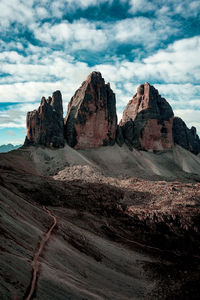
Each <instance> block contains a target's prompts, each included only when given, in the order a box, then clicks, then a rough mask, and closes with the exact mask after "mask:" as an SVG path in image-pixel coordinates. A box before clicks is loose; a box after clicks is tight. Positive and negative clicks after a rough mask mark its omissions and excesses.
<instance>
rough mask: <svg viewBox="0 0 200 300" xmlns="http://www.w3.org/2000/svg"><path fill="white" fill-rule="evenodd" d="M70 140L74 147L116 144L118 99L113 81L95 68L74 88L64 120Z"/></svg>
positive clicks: (66, 134) (67, 138)
mask: <svg viewBox="0 0 200 300" xmlns="http://www.w3.org/2000/svg"><path fill="white" fill-rule="evenodd" d="M64 124H65V137H66V140H67V143H68V144H69V145H70V146H71V147H74V148H75V149H87V148H96V147H99V146H102V145H113V144H114V143H115V134H116V127H117V116H116V100H115V94H114V93H113V91H112V90H111V88H110V84H109V83H108V84H105V81H104V79H103V78H102V76H101V73H99V72H92V73H91V74H90V75H89V76H88V78H87V80H86V81H84V82H83V83H82V85H81V87H80V88H79V89H78V90H77V91H76V92H75V94H74V96H73V97H72V99H71V101H70V103H69V105H68V111H67V115H66V117H65V120H64Z"/></svg>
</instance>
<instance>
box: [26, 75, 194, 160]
mask: <svg viewBox="0 0 200 300" xmlns="http://www.w3.org/2000/svg"><path fill="white" fill-rule="evenodd" d="M115 142H117V143H118V145H120V146H122V145H123V144H126V145H127V146H128V147H129V149H130V150H132V149H133V148H135V149H138V150H145V151H150V152H152V151H166V150H170V149H172V148H173V147H174V145H175V144H177V145H180V146H181V147H183V148H185V149H186V150H189V151H191V152H192V153H194V154H198V153H200V140H199V137H198V135H197V133H196V129H195V127H192V128H191V129H189V128H187V126H186V124H185V123H184V121H182V120H181V119H180V118H177V117H175V118H174V113H173V110H172V108H171V106H170V104H169V103H168V102H167V101H166V99H164V98H163V97H161V96H160V95H159V92H158V91H157V90H156V89H155V88H154V87H153V86H151V85H150V84H149V83H147V82H146V83H144V84H141V85H140V86H139V87H138V89H137V93H136V94H135V95H134V96H133V98H132V100H130V101H129V102H128V104H127V106H126V108H125V110H124V112H123V116H122V120H121V121H120V122H119V125H117V115H116V99H115V94H114V93H113V91H112V89H111V87H110V84H109V83H107V84H106V83H105V81H104V79H103V78H102V76H101V73H99V72H92V73H91V74H90V75H89V76H88V78H87V79H86V81H84V82H83V83H82V85H81V87H80V88H79V89H78V90H77V91H76V92H75V94H74V96H73V97H72V99H71V101H70V102H69V104H68V110H67V114H66V117H65V118H64V120H63V108H62V96H61V93H60V91H56V92H55V93H53V96H52V98H51V97H49V98H48V99H45V98H44V97H43V98H42V100H41V104H40V107H39V108H38V110H34V111H32V112H29V113H28V114H27V137H26V140H25V146H28V145H44V146H48V147H55V148H58V147H63V146H64V144H65V143H67V144H68V145H70V146H71V147H73V148H75V149H89V148H97V147H100V146H106V145H107V146H108V145H114V144H115Z"/></svg>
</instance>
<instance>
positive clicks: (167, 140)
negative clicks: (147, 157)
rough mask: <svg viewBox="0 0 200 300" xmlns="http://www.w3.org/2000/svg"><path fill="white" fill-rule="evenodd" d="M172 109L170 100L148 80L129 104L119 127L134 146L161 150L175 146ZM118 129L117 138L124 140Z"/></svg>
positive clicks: (130, 144) (149, 149)
mask: <svg viewBox="0 0 200 300" xmlns="http://www.w3.org/2000/svg"><path fill="white" fill-rule="evenodd" d="M173 116H174V114H173V111H172V108H171V106H170V105H169V103H168V102H167V101H166V100H165V99H164V98H162V97H161V96H160V95H159V93H158V91H157V90H156V89H155V88H154V87H153V86H151V85H150V84H149V83H145V84H142V85H140V86H139V87H138V89H137V93H136V94H135V95H134V97H133V99H132V100H130V101H129V103H128V104H127V106H126V108H125V110H124V112H123V116H122V120H121V121H120V124H119V126H120V127H121V132H122V135H123V138H124V141H125V143H126V144H127V145H128V146H129V147H130V148H131V147H135V148H137V149H142V150H147V151H156V150H158V151H160V150H161V151H162V150H168V149H171V148H172V147H173V145H174V143H173V137H172V125H173ZM119 133H120V130H119V129H118V136H117V140H119V139H120V141H122V137H121V133H120V137H119Z"/></svg>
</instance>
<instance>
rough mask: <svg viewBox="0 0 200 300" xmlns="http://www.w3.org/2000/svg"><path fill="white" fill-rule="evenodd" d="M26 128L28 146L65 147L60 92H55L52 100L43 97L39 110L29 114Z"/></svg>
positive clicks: (26, 143)
mask: <svg viewBox="0 0 200 300" xmlns="http://www.w3.org/2000/svg"><path fill="white" fill-rule="evenodd" d="M26 128H27V136H26V140H25V145H26V146H27V145H44V146H48V147H56V148H58V147H63V146H64V144H65V141H64V129H63V128H64V123H63V106H62V96H61V93H60V91H56V92H54V93H53V95H52V98H51V97H49V98H48V99H45V98H44V97H43V98H42V99H41V103H40V106H39V108H38V109H37V110H34V111H31V112H28V113H27V118H26Z"/></svg>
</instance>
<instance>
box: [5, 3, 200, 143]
mask: <svg viewBox="0 0 200 300" xmlns="http://www.w3.org/2000/svg"><path fill="white" fill-rule="evenodd" d="M92 71H100V72H101V73H102V76H103V77H104V79H105V81H106V82H110V84H111V88H112V89H113V91H114V92H115V93H116V101H117V113H118V119H120V117H121V115H122V111H123V109H124V108H125V106H126V104H127V103H128V101H129V100H130V99H131V98H132V96H133V95H134V94H135V93H136V88H137V86H138V85H140V84H141V83H144V82H146V81H147V82H149V83H150V84H152V85H154V86H155V87H156V88H157V89H158V91H159V93H160V94H161V95H162V96H163V97H165V98H166V99H167V101H168V102H169V103H170V104H171V106H172V108H173V110H174V113H175V115H176V116H179V117H181V118H182V119H183V120H184V121H185V122H186V124H187V126H188V127H189V128H190V127H191V126H195V127H197V131H198V133H199V134H200V122H199V120H200V1H199V0H151V1H148V0H0V145H1V144H7V143H13V144H15V145H16V144H20V143H23V141H24V138H25V135H26V113H27V111H30V110H33V109H36V108H38V106H39V103H40V99H41V98H42V96H45V97H48V96H49V95H51V94H52V93H53V91H55V90H60V91H61V93H62V96H63V103H64V112H65V113H66V111H67V103H68V102H69V101H70V99H71V97H72V96H73V95H74V92H75V91H76V89H77V88H78V87H79V86H80V85H81V83H82V82H83V81H84V80H85V79H86V78H87V76H88V74H89V73H90V72H92Z"/></svg>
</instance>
